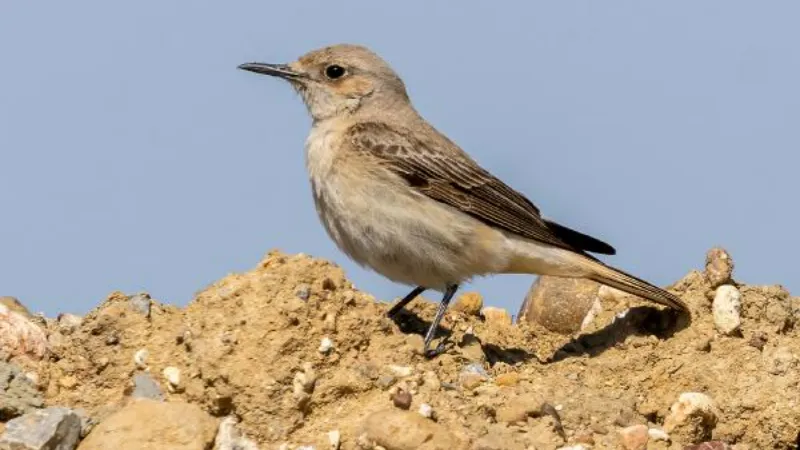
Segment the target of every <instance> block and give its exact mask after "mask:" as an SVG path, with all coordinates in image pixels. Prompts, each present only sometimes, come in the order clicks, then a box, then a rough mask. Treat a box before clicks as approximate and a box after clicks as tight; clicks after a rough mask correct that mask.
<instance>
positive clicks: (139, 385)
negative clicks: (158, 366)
mask: <svg viewBox="0 0 800 450" xmlns="http://www.w3.org/2000/svg"><path fill="white" fill-rule="evenodd" d="M131 397H133V398H147V399H150V400H158V401H161V400H164V393H163V392H162V391H161V388H160V387H159V386H158V383H156V381H155V380H153V378H151V377H150V375H148V374H146V373H137V374H136V375H134V376H133V393H132V394H131Z"/></svg>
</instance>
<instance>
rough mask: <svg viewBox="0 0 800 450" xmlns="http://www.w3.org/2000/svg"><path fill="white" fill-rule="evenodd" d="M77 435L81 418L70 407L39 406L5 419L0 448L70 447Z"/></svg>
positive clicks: (49, 449) (61, 449)
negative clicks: (30, 411) (10, 418)
mask: <svg viewBox="0 0 800 450" xmlns="http://www.w3.org/2000/svg"><path fill="white" fill-rule="evenodd" d="M80 435H81V419H80V417H78V415H77V414H75V413H74V412H73V411H72V410H71V409H68V408H61V407H51V408H46V409H40V410H38V411H35V412H32V413H28V414H25V415H24V416H22V417H17V418H16V419H13V420H10V421H9V422H8V423H6V431H5V433H3V436H1V437H0V450H73V449H74V448H75V446H76V445H78V439H80Z"/></svg>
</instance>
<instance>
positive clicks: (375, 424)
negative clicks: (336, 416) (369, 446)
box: [362, 409, 462, 450]
mask: <svg viewBox="0 0 800 450" xmlns="http://www.w3.org/2000/svg"><path fill="white" fill-rule="evenodd" d="M362 429H363V431H364V434H366V438H365V441H366V442H373V443H374V444H375V445H379V446H381V447H384V448H386V449H390V450H450V449H459V448H462V443H461V442H460V441H459V440H458V438H456V437H455V436H454V435H453V434H452V433H451V432H450V431H449V430H448V429H447V428H446V427H444V426H443V425H439V424H438V423H436V422H434V421H432V420H428V419H426V418H424V417H422V416H420V415H419V414H417V413H413V412H409V411H399V410H396V409H395V410H385V411H379V412H376V413H373V414H371V415H369V416H368V417H367V418H366V420H365V421H364V423H363V424H362ZM373 448H374V447H373Z"/></svg>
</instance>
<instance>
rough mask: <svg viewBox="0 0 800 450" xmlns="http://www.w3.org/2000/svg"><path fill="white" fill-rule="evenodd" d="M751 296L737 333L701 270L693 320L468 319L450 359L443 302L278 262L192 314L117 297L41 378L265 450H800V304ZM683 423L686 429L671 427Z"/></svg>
mask: <svg viewBox="0 0 800 450" xmlns="http://www.w3.org/2000/svg"><path fill="white" fill-rule="evenodd" d="M730 283H733V284H735V282H733V281H730ZM736 286H737V288H738V290H739V291H740V292H741V305H742V310H741V321H742V322H741V327H740V330H739V331H738V332H737V333H734V334H732V335H730V336H728V335H723V334H720V333H718V332H717V331H716V330H715V327H714V322H713V317H712V313H711V305H712V299H713V297H714V289H713V288H712V282H710V281H709V279H708V277H707V276H706V274H705V273H704V272H699V271H693V272H691V273H689V274H688V275H687V276H686V277H684V278H683V279H682V280H680V281H679V282H677V283H676V284H675V285H674V286H672V290H673V291H674V292H675V293H677V294H679V295H680V296H681V297H682V298H683V299H684V300H685V301H686V303H687V304H688V305H689V307H690V308H691V313H692V314H691V315H692V320H691V321H690V320H689V319H688V318H687V317H684V316H680V315H677V314H676V313H673V312H671V311H666V310H663V309H660V308H656V307H652V306H650V305H648V304H645V303H642V302H638V301H637V300H635V299H633V298H631V297H627V296H619V297H618V298H617V299H616V300H614V301H612V302H609V301H605V302H604V304H603V311H602V312H600V313H599V314H598V315H597V316H596V317H595V319H594V320H593V321H592V323H591V324H590V325H589V326H588V328H585V329H584V330H583V331H582V332H580V333H579V334H575V335H573V336H562V335H559V334H555V333H551V332H548V331H547V330H545V329H544V328H541V327H538V326H536V325H535V324H516V325H510V324H509V323H508V322H507V321H506V320H503V319H502V318H497V314H491V315H486V316H485V317H482V316H481V315H478V314H475V313H476V312H477V311H476V310H475V308H472V307H464V308H453V309H452V310H451V311H449V312H448V314H447V315H446V317H445V320H444V321H443V324H442V325H443V331H442V332H441V335H443V336H445V335H446V341H447V342H448V346H447V351H446V352H445V353H444V354H442V355H441V356H439V357H437V358H435V359H427V358H425V357H424V356H423V355H421V349H422V337H421V334H422V333H423V332H424V331H425V329H426V328H427V325H428V324H429V323H430V321H431V319H432V318H433V315H434V312H435V309H436V305H435V303H431V302H428V301H422V300H419V299H418V300H417V301H415V302H413V303H412V304H411V305H410V308H409V310H408V311H407V312H405V313H403V314H402V315H401V316H400V317H399V318H398V320H397V322H394V321H392V320H390V319H388V318H386V317H385V313H386V311H387V310H388V304H387V303H381V302H378V301H376V299H374V298H373V297H372V296H370V295H368V294H366V293H363V292H360V291H358V290H356V289H354V287H353V285H352V284H351V283H350V282H349V281H348V280H347V279H346V278H345V275H344V273H343V271H342V270H341V269H340V268H339V267H337V266H335V265H333V264H331V263H329V262H326V261H323V260H319V259H314V258H311V257H308V256H304V255H294V256H289V255H285V254H282V253H280V252H277V251H273V252H271V253H269V254H268V255H267V256H266V257H265V258H264V260H263V261H261V262H260V263H259V264H258V266H257V267H255V268H254V269H253V270H251V271H249V272H247V273H243V274H233V275H230V276H227V277H225V278H223V279H222V280H220V281H219V282H217V283H215V284H213V285H212V286H210V287H208V288H207V289H205V290H203V291H202V292H200V293H199V294H197V296H196V298H195V299H194V300H193V301H192V302H191V303H190V304H189V305H188V306H187V307H186V308H178V307H174V306H169V305H165V304H161V303H158V302H156V301H154V300H151V299H150V298H149V296H146V295H139V296H136V297H135V298H133V297H129V296H127V295H124V294H122V293H113V294H111V295H110V296H109V297H108V299H107V300H106V301H105V302H103V303H102V304H101V305H100V306H98V307H97V308H96V309H95V310H93V311H92V312H90V313H89V314H88V315H86V316H85V317H84V318H83V319H82V321H76V320H75V318H74V317H71V318H70V320H47V321H46V324H45V327H46V329H47V334H48V340H49V343H50V347H51V348H50V355H49V357H48V358H47V359H46V360H44V361H42V362H39V363H36V364H34V363H30V362H28V363H25V364H27V365H28V366H31V367H28V369H31V370H35V371H36V373H37V374H38V384H39V386H40V389H41V390H42V391H43V394H44V399H45V402H46V403H47V404H48V405H62V406H70V407H74V408H83V409H85V410H86V411H88V414H89V416H91V417H92V419H93V420H94V421H95V422H100V421H102V420H103V418H104V417H106V416H108V415H109V414H110V413H113V412H114V411H116V410H117V409H119V408H120V407H121V406H122V405H124V404H125V403H126V402H129V401H130V399H131V397H142V396H143V397H150V398H163V399H165V400H166V401H185V402H189V403H194V404H198V405H200V406H201V407H202V408H203V409H204V410H205V411H207V412H208V413H209V414H210V415H212V416H216V417H226V416H233V417H235V418H236V419H238V421H239V424H238V427H239V429H240V430H241V432H242V433H243V434H244V435H246V436H247V437H249V438H250V439H252V440H253V441H255V442H256V443H258V444H259V446H260V448H264V449H266V448H278V447H279V446H280V445H282V444H288V446H287V447H285V448H297V447H298V446H301V445H306V446H314V447H315V448H317V449H327V448H331V446H332V444H331V442H333V440H334V439H333V436H335V437H336V438H337V440H338V441H337V442H339V445H340V448H343V449H356V448H374V446H375V445H380V446H382V447H384V448H387V449H391V448H398V449H400V448H448V447H449V448H475V449H479V448H480V449H506V448H507V449H526V448H535V449H556V448H560V447H564V446H568V445H584V447H585V448H588V447H590V446H592V448H618V446H620V445H629V443H627V442H626V441H625V439H627V437H626V432H624V430H627V429H628V428H629V427H632V426H636V425H645V426H646V427H648V428H649V429H650V437H649V440H648V437H647V435H646V434H645V435H644V439H645V441H646V447H638V448H648V449H668V448H669V449H672V448H683V446H685V445H689V444H691V443H697V442H702V441H703V440H710V439H715V440H720V441H724V442H726V443H728V444H732V445H733V444H735V445H737V447H736V448H740V449H745V448H750V449H767V448H776V449H777V448H781V449H783V448H786V449H788V448H796V447H795V445H796V442H797V440H798V431H800V409H798V408H797V405H798V404H800V389H798V384H800V372H798V367H797V363H798V358H797V356H798V355H800V336H799V335H798V332H797V329H796V328H795V326H794V325H795V320H796V317H797V310H798V308H800V298H798V297H794V298H792V297H790V295H789V293H788V292H787V291H785V290H784V289H782V288H781V287H779V286H746V285H738V284H736ZM468 298H469V301H470V302H472V303H474V302H475V294H470V295H469V296H468ZM142 380H144V381H142ZM684 393H698V395H699V394H703V395H702V396H692V395H690V396H684V397H681V396H682V394H684ZM679 398H682V399H683V401H684V403H686V402H688V403H686V404H687V405H689V406H686V405H683V406H680V405H677V406H673V404H675V403H676V402H678V400H679ZM696 398H701V399H708V401H709V402H713V405H712V404H711V403H708V405H707V406H702V405H700V406H697V405H694V406H692V404H690V403H691V402H693V401H695V400H693V399H696ZM702 401H706V400H702ZM671 408H672V409H671ZM676 408H677V409H680V411H679V412H680V414H683V415H684V416H686V418H685V419H680V418H676V417H677V416H676V414H678V413H675V412H671V411H672V410H676ZM681 408H682V409H681ZM687 408H688V409H687ZM691 408H695V409H691ZM702 408H706V409H704V410H702V411H701V409H702ZM671 414H672V415H674V416H675V417H672V418H670V419H669V420H670V421H672V422H675V423H678V422H680V421H681V420H683V422H680V423H678V425H674V424H671V425H670V426H669V427H667V428H668V429H666V430H664V424H665V421H667V419H668V416H670V415H671ZM712 419H713V420H712ZM426 427H428V428H426ZM414 430H417V431H414ZM419 430H427V431H424V433H423V432H422V431H419ZM664 431H666V433H664ZM331 432H338V434H335V435H334V434H330V433H331ZM419 433H423V434H419ZM639 434H641V433H639ZM667 435H668V437H666V436H667ZM630 445H634V444H630ZM629 448H636V447H629Z"/></svg>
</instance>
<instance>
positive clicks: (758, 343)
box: [747, 331, 768, 350]
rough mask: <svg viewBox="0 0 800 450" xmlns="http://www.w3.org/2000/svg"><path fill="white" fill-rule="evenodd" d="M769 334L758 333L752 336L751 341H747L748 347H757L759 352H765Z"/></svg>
mask: <svg viewBox="0 0 800 450" xmlns="http://www.w3.org/2000/svg"><path fill="white" fill-rule="evenodd" d="M767 340H768V337H767V334H766V333H764V332H763V331H756V332H755V333H753V335H752V336H750V340H748V341H747V345H749V346H751V347H755V348H757V349H758V350H764V346H766V345H767Z"/></svg>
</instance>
